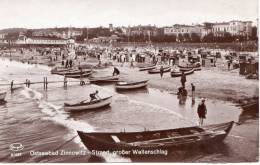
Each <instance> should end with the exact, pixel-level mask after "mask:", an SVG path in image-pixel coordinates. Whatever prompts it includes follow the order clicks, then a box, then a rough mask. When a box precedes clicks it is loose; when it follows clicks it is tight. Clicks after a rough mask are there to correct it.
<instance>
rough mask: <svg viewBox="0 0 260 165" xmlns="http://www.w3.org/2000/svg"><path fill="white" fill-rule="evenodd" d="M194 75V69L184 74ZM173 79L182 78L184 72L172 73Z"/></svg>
mask: <svg viewBox="0 0 260 165" xmlns="http://www.w3.org/2000/svg"><path fill="white" fill-rule="evenodd" d="M193 73H194V69H190V70H189V71H186V72H184V75H190V74H193ZM171 76H172V77H180V76H182V72H171Z"/></svg>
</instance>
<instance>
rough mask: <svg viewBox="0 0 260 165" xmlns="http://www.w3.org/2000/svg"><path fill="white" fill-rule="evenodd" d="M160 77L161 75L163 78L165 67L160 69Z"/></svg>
mask: <svg viewBox="0 0 260 165" xmlns="http://www.w3.org/2000/svg"><path fill="white" fill-rule="evenodd" d="M160 75H161V78H162V77H163V66H161V68H160Z"/></svg>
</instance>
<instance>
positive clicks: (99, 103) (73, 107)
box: [64, 96, 112, 112]
mask: <svg viewBox="0 0 260 165" xmlns="http://www.w3.org/2000/svg"><path fill="white" fill-rule="evenodd" d="M111 102H112V96H110V97H106V98H103V99H98V100H93V101H87V102H85V101H82V102H79V103H76V104H69V103H64V110H65V111H70V112H72V111H73V112H75V111H82V110H93V109H98V108H102V107H105V106H107V105H109V104H110V103H111Z"/></svg>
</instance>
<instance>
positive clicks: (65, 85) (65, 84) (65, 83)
mask: <svg viewBox="0 0 260 165" xmlns="http://www.w3.org/2000/svg"><path fill="white" fill-rule="evenodd" d="M67 82H68V81H67V77H66V75H64V87H65V88H66V87H67Z"/></svg>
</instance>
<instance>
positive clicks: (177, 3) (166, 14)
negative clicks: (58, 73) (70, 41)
mask: <svg viewBox="0 0 260 165" xmlns="http://www.w3.org/2000/svg"><path fill="white" fill-rule="evenodd" d="M257 18H258V0H0V29H4V28H14V27H23V28H48V27H49V28H50V27H68V26H72V27H97V26H104V27H108V25H109V23H112V24H113V25H114V26H129V25H130V26H133V25H139V24H141V25H149V24H151V25H156V26H171V25H173V24H190V25H191V24H197V23H203V22H206V21H207V22H223V21H230V20H242V21H246V20H249V21H253V22H256V19H257Z"/></svg>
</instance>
